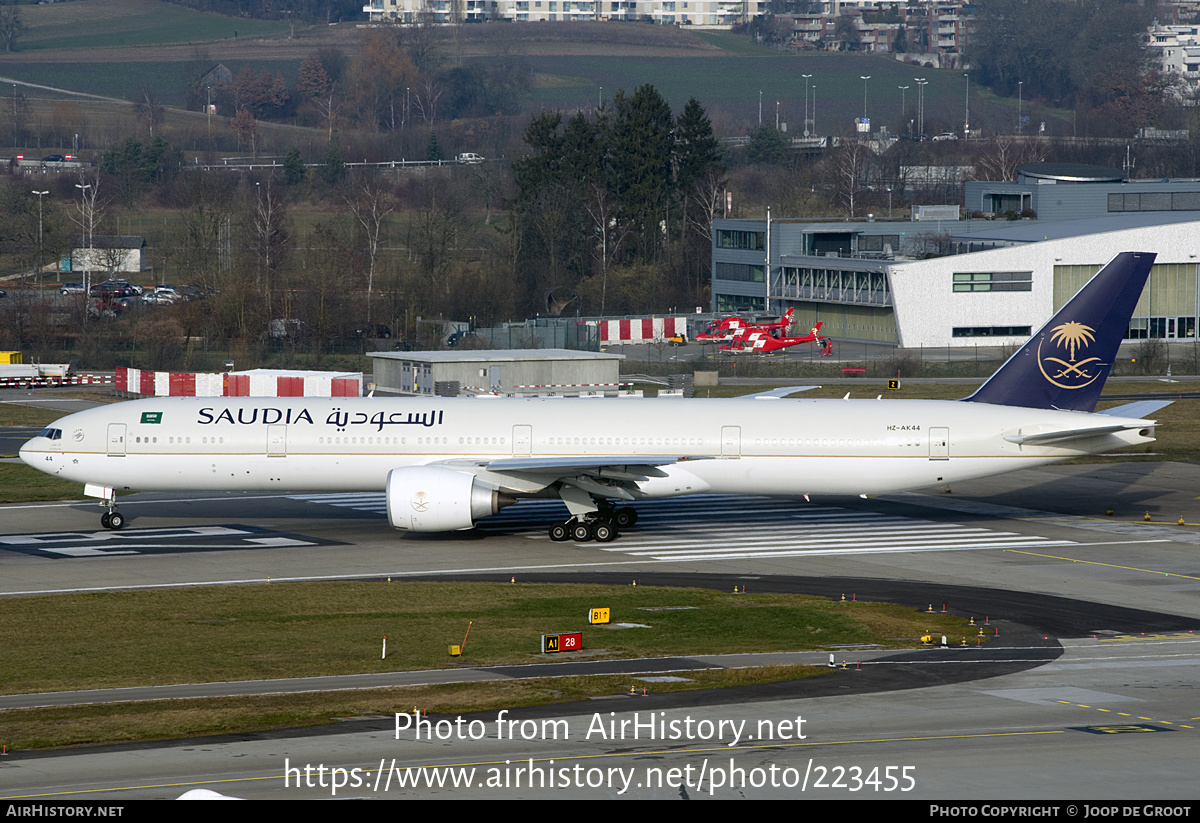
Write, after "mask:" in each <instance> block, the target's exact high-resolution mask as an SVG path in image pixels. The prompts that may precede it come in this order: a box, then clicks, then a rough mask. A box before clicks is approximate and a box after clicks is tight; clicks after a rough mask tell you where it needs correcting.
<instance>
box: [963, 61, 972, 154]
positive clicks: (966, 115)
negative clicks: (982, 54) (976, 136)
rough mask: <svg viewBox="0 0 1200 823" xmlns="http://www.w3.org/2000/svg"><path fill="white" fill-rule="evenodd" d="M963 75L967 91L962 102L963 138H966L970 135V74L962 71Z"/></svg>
mask: <svg viewBox="0 0 1200 823" xmlns="http://www.w3.org/2000/svg"><path fill="white" fill-rule="evenodd" d="M963 77H964V78H965V79H966V81H967V93H966V97H965V98H964V102H963V140H966V139H967V138H968V137H970V136H971V75H970V74H969V73H968V72H965V71H964V72H963Z"/></svg>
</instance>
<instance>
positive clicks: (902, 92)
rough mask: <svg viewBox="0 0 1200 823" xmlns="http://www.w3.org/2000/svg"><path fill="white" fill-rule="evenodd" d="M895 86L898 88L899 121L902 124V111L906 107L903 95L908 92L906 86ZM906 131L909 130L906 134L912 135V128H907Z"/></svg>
mask: <svg viewBox="0 0 1200 823" xmlns="http://www.w3.org/2000/svg"><path fill="white" fill-rule="evenodd" d="M896 88H898V89H900V123H901V124H902V125H903V123H904V112H905V111H906V109H907V106H905V105H904V99H905V95H906V94H907V93H908V86H896ZM908 131H909V134H908V136H909V137H912V129H909V130H908Z"/></svg>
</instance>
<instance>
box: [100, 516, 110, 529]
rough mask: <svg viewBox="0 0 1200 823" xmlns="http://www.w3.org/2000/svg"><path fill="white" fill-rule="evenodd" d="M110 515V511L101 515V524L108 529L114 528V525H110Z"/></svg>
mask: <svg viewBox="0 0 1200 823" xmlns="http://www.w3.org/2000/svg"><path fill="white" fill-rule="evenodd" d="M109 517H110V515H109V513H108V512H105V513H104V514H102V515H100V525H101V526H103V527H104V528H106V529H111V528H112V526H110V525H109V524H108V520H109Z"/></svg>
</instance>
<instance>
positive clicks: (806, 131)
mask: <svg viewBox="0 0 1200 823" xmlns="http://www.w3.org/2000/svg"><path fill="white" fill-rule="evenodd" d="M800 76H801V77H803V78H804V136H805V137H808V135H809V119H808V79H809V78H810V77H812V75H811V74H802V75H800Z"/></svg>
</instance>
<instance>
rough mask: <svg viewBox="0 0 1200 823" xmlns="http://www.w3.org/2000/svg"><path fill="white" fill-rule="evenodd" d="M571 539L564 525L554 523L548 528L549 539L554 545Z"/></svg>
mask: <svg viewBox="0 0 1200 823" xmlns="http://www.w3.org/2000/svg"><path fill="white" fill-rule="evenodd" d="M570 537H571V532H570V531H569V530H568V529H567V524H566V523H555V524H554V525H553V526H551V527H550V539H551V540H553V541H554V542H555V543H561V542H563V541H564V540H567V539H569V538H570Z"/></svg>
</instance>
